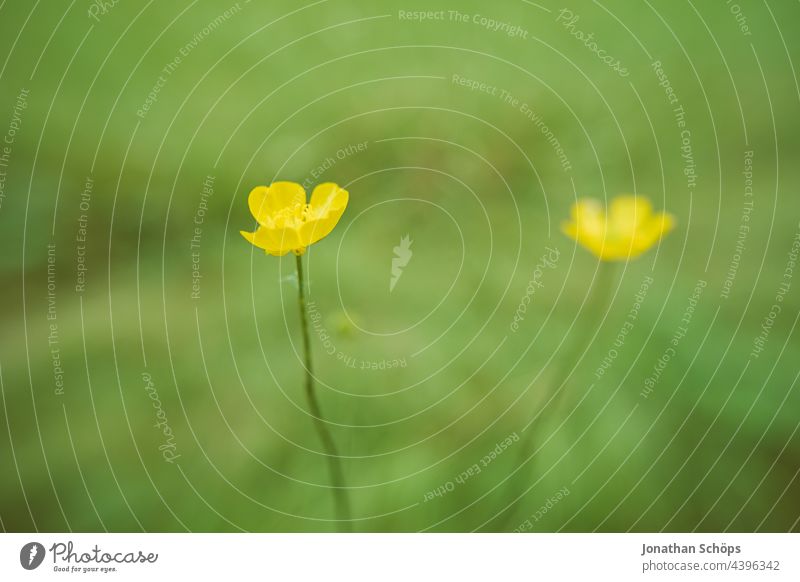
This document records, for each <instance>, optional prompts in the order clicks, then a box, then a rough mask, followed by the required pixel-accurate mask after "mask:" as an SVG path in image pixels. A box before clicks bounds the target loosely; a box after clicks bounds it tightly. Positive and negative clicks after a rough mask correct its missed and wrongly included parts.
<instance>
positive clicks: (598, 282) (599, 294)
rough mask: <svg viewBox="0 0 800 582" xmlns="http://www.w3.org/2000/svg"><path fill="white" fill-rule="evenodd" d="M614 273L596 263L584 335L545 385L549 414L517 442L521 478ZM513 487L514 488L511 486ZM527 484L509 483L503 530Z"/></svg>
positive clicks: (604, 300)
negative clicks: (550, 400)
mask: <svg viewBox="0 0 800 582" xmlns="http://www.w3.org/2000/svg"><path fill="white" fill-rule="evenodd" d="M616 274H617V265H616V263H612V262H607V261H601V262H600V265H599V267H598V272H597V277H596V278H595V280H594V284H593V285H592V288H591V289H590V290H589V297H588V298H587V299H586V307H585V310H584V312H583V313H584V318H583V319H584V321H581V322H580V329H581V330H586V333H580V334H576V335H573V338H574V339H573V340H572V342H571V343H569V344H568V345H567V350H566V354H565V355H564V356H562V357H561V358H559V362H558V366H557V368H556V373H555V374H554V375H553V381H552V382H549V383H548V386H549V387H550V389H549V390H548V391H547V392H546V394H545V398H544V399H543V400H542V401H543V402H547V401H548V400H549V399H550V398H552V402H551V403H550V406H551V410H550V414H549V415H544V416H540V417H539V419H538V420H537V421H535V422H533V423H531V425H530V426H529V427H528V429H527V431H526V433H525V435H524V436H523V437H522V439H521V441H522V442H520V447H519V454H518V455H517V464H516V466H518V467H521V466H522V465H523V464H525V463H527V462H528V461H529V460H530V462H531V467H529V470H528V471H525V469H520V477H522V476H524V475H525V474H530V473H533V472H534V470H535V467H536V463H535V462H534V460H533V459H532V458H530V457H529V456H530V455H531V454H532V453H533V449H534V448H535V445H536V443H537V442H538V441H539V440H540V439H539V438H538V434H537V433H538V432H539V431H538V429H539V428H540V427H541V426H542V425H543V424H544V423H543V422H542V419H543V418H544V419H545V420H547V418H548V417H550V418H552V417H555V418H557V417H558V415H559V414H560V412H561V409H562V408H563V405H564V402H565V401H566V396H567V393H568V390H567V381H568V380H569V377H570V375H571V373H572V368H573V366H574V365H575V362H576V360H577V359H578V356H580V355H581V352H583V351H584V350H585V349H586V347H587V344H588V341H587V340H586V338H589V337H590V334H589V332H590V331H592V330H594V328H595V327H596V326H597V324H598V323H599V320H600V317H601V316H602V315H603V314H604V313H605V311H606V307H607V306H608V301H609V298H610V295H611V291H612V289H613V287H614V280H615V279H616ZM562 384H563V386H562ZM559 387H560V388H561V389H560V390H559V391H558V392H557V393H556V394H555V395H554V394H553V393H554V391H556V390H558V389H559ZM515 484H516V485H517V486H515ZM527 484H528V483H527V480H524V481H523V479H522V478H517V479H512V480H511V494H510V496H509V498H510V499H512V500H516V501H512V506H511V507H509V508H508V509H507V510H506V513H505V516H504V517H502V518H500V522H499V525H500V527H503V528H505V526H506V525H507V524H508V521H509V519H510V518H511V517H512V516H513V515H514V513H515V512H514V509H513V505H514V504H515V503H517V502H518V501H519V500H517V498H518V497H521V496H523V495H524V493H523V492H522V489H523V487H524V486H525V485H527Z"/></svg>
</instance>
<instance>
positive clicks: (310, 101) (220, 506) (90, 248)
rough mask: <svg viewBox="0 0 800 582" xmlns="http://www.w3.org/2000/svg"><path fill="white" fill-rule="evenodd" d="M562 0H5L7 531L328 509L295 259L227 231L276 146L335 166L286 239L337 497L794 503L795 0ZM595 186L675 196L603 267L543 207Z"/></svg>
mask: <svg viewBox="0 0 800 582" xmlns="http://www.w3.org/2000/svg"><path fill="white" fill-rule="evenodd" d="M562 8H565V6H563V5H557V4H548V3H545V2H542V3H540V4H536V3H531V2H526V1H523V0H519V1H516V0H508V1H504V2H494V3H489V4H487V3H485V2H477V1H467V2H457V3H456V2H435V3H433V4H431V3H429V2H421V1H408V2H405V1H404V2H396V1H394V0H391V1H389V2H382V3H356V2H346V1H343V0H329V1H326V0H323V1H318V2H312V3H305V2H304V3H297V2H289V1H280V2H256V1H253V2H245V1H243V0H241V1H240V2H239V3H238V4H236V3H230V4H228V3H224V2H215V3H212V2H208V1H194V2H187V1H178V2H169V3H167V2H153V1H151V2H148V3H135V2H127V1H120V2H117V3H116V4H113V3H111V2H106V3H105V4H103V3H93V2H87V1H85V0H79V1H77V2H76V1H73V2H70V3H67V2H55V3H43V2H35V3H32V2H26V1H23V0H9V1H6V2H3V3H2V4H0V47H2V51H1V52H0V56H2V57H3V58H2V61H0V62H1V63H2V65H0V66H2V69H0V103H2V112H3V115H2V118H0V134H4V135H5V137H6V138H9V137H10V139H11V143H9V142H8V141H6V143H5V144H4V147H7V149H6V150H4V151H5V152H6V154H7V155H6V160H5V164H4V166H3V167H0V170H2V171H3V176H2V178H3V180H4V181H3V182H0V184H2V188H3V190H2V197H0V202H1V205H0V243H1V246H2V249H3V252H2V253H0V269H2V277H3V281H4V282H3V286H2V288H3V299H4V300H3V301H2V303H0V318H2V326H3V333H2V336H0V378H1V379H2V383H1V384H0V389H1V391H2V400H0V404H2V409H3V414H2V415H0V425H2V427H1V428H0V442H1V443H2V446H0V474H2V479H0V520H1V524H2V528H3V529H4V530H6V531H32V530H38V531H49V530H59V531H60V530H79V531H83V530H100V531H102V530H109V531H140V530H146V531H184V530H193V531H195V530H202V531H239V530H248V531H332V530H334V529H335V528H336V526H335V523H334V522H333V521H332V519H333V508H332V503H331V495H330V491H329V490H328V489H327V486H328V483H329V477H328V473H327V469H326V464H325V458H324V457H323V456H322V455H321V446H320V443H319V441H318V438H317V435H316V433H315V432H314V430H313V425H312V423H311V419H310V418H309V416H308V414H307V412H306V410H307V406H306V402H305V400H304V395H303V391H302V380H303V376H302V366H301V361H300V355H301V351H300V350H301V343H300V337H301V336H300V330H299V317H298V313H297V303H296V295H297V286H296V279H295V278H294V276H293V273H294V259H293V257H291V256H288V257H284V258H281V259H279V258H275V257H270V256H265V255H264V254H262V253H259V252H255V250H254V249H253V248H251V247H250V246H248V244H247V243H246V242H245V241H244V240H243V239H242V238H241V236H240V235H239V230H242V229H245V230H251V229H252V228H253V220H252V218H251V217H250V215H249V213H248V210H247V205H246V198H247V193H248V192H249V190H250V188H252V187H253V186H255V185H258V184H267V183H269V182H271V181H273V180H278V179H283V180H294V181H298V182H301V183H306V184H307V185H309V186H313V185H314V184H316V183H318V182H321V181H334V182H337V183H339V184H341V185H343V186H345V187H346V188H347V189H348V190H349V191H350V193H351V197H350V204H349V207H348V209H347V211H346V213H345V215H344V216H343V218H342V220H341V222H340V224H339V225H338V227H337V228H336V230H334V232H333V233H332V234H331V235H330V236H329V237H328V238H326V239H325V240H324V241H322V242H320V243H319V244H317V245H315V246H314V247H313V248H310V249H309V252H308V253H307V255H306V265H307V267H308V278H309V280H310V295H311V300H312V301H313V302H314V305H315V309H317V310H318V313H319V314H320V317H321V319H320V320H319V321H320V323H319V324H318V327H317V328H316V329H315V330H313V332H312V333H313V337H312V343H313V347H314V357H315V364H316V373H317V380H318V382H317V387H318V389H319V392H320V399H321V401H322V407H323V410H324V413H325V415H326V417H327V419H328V420H329V421H330V423H331V429H332V431H333V434H334V437H335V439H336V441H337V444H338V446H339V449H340V451H341V453H342V455H343V456H344V460H343V463H344V469H345V474H346V479H347V482H348V485H349V487H350V488H351V489H350V497H351V500H352V505H353V514H354V518H356V520H357V521H356V522H355V523H354V529H356V530H358V531H418V530H427V531H472V530H481V531H512V530H525V531H556V530H561V531H592V530H601V531H627V530H634V531H658V530H667V531H683V530H689V531H691V530H698V531H714V530H730V531H754V530H758V531H787V530H798V529H799V526H798V518H800V482H798V479H797V477H798V471H799V470H800V436H798V435H797V428H798V414H797V410H798V405H800V395H799V394H798V386H797V377H798V371H800V363H798V354H800V351H798V348H800V342H798V333H797V329H796V325H797V318H798V307H800V301H798V292H799V291H800V281H798V280H797V278H796V277H794V279H793V275H797V273H795V270H796V268H795V267H794V266H793V264H792V263H791V261H792V258H791V257H792V255H791V253H792V248H793V247H792V245H793V243H794V242H795V241H796V237H797V236H798V231H799V229H800V200H798V185H799V184H800V174H799V172H800V166H798V164H797V163H796V159H797V155H798V151H799V148H800V143H798V135H799V134H798V125H799V123H800V116H799V115H798V106H799V105H800V90H799V89H798V81H797V77H796V73H795V67H794V66H793V63H794V62H796V61H797V58H798V56H800V48H799V47H798V39H797V36H796V35H795V34H794V33H793V28H792V25H793V24H794V23H796V22H797V20H798V16H800V5H798V4H797V3H796V2H792V3H789V2H776V1H774V0H772V1H769V2H749V1H743V0H741V1H739V2H738V4H733V3H725V2H712V3H691V2H684V1H679V2H668V1H658V2H643V3H638V2H637V3H631V2H623V1H622V0H614V1H611V2H607V3H606V2H603V3H592V2H572V3H570V4H569V5H567V6H566V8H567V9H568V10H569V11H571V12H572V14H573V15H574V16H578V20H573V19H570V18H568V16H569V15H568V14H567V13H566V12H561V10H562ZM414 11H443V12H440V13H439V15H441V16H440V17H439V15H434V16H436V17H437V18H439V19H427V20H425V21H419V20H414V19H413V18H410V17H409V16H408V13H410V12H414ZM450 11H457V12H458V13H459V15H455V14H454V13H452V12H450ZM463 15H465V18H462V17H461V16H463ZM574 16H573V18H574ZM484 17H485V18H486V19H492V20H494V21H496V22H498V23H500V24H499V25H497V26H494V25H492V24H491V23H490V22H488V20H483V18H484ZM504 24H505V25H504ZM512 27H517V28H516V29H514V28H512ZM578 32H582V33H583V34H584V35H588V34H590V33H591V34H593V40H588V41H587V40H586V38H585V36H584V39H583V40H581V38H580V36H581V35H579V34H578ZM592 42H595V43H596V47H597V48H598V49H602V50H604V51H605V53H602V54H608V55H612V56H613V58H614V59H618V60H619V61H620V63H621V64H622V65H624V67H625V69H626V72H627V73H628V74H627V75H621V74H618V72H616V71H615V70H613V68H612V67H610V66H608V65H606V64H605V63H604V62H602V61H601V59H600V58H599V56H598V55H597V54H596V53H595V52H593V48H594V45H592V44H591V43H592ZM587 44H588V46H587ZM176 57H178V58H179V59H180V60H179V61H176ZM656 61H658V62H660V68H661V69H662V70H663V72H664V74H665V75H666V77H667V79H668V83H669V86H670V87H671V88H672V90H673V91H674V95H675V98H676V99H677V100H678V101H677V103H672V104H671V103H670V102H669V101H668V94H667V92H666V83H664V82H663V80H664V79H663V77H659V75H658V74H657V71H656V70H655V69H656V68H658V67H654V66H653V63H654V62H656ZM460 79H467V80H469V81H475V82H477V84H476V85H475V88H474V89H471V88H470V86H465V85H463V84H461V83H460V82H458V81H459V80H460ZM465 82H466V81H465ZM481 83H484V84H485V85H483V86H482V87H481V86H480V84H481ZM660 83H663V84H660ZM155 89H158V91H157V93H154V94H153V95H151V97H150V98H148V95H149V94H150V93H151V92H154V90H155ZM148 101H149V109H147V110H146V111H145V110H144V109H143V107H145V105H146V104H148ZM678 106H680V107H682V108H683V111H684V114H685V123H686V126H685V128H683V129H685V130H686V131H687V132H688V133H684V134H683V136H682V133H681V132H682V128H680V127H679V126H678V123H677V119H676V114H675V111H674V109H675V107H678ZM529 110H530V111H533V112H534V113H535V114H536V115H537V116H538V117H536V118H534V119H531V117H532V116H531V115H526V112H527V111H529ZM537 120H538V122H537ZM543 125H544V127H543ZM549 132H552V133H549ZM682 137H683V138H684V139H683V140H682ZM554 140H557V142H556V141H554ZM687 140H688V141H687ZM687 143H688V144H689V147H690V148H691V159H690V158H688V157H686V156H685V154H687V150H686V149H684V150H683V151H682V149H681V148H682V146H685V145H686V144H687ZM358 144H363V145H362V147H360V148H359V147H358ZM556 147H560V148H561V149H562V150H563V157H561V158H559V152H557V150H556ZM2 151H3V150H0V153H1V152H2ZM750 151H751V152H753V156H752V196H746V193H745V188H746V186H747V183H746V182H747V180H748V179H749V176H746V175H745V174H743V172H744V171H745V169H746V160H745V158H746V156H747V153H746V152H750ZM319 167H322V170H321V171H320V170H317V168H319ZM687 169H688V170H689V175H688V176H687V172H685V170H687ZM692 171H693V172H694V174H692ZM693 176H695V177H693ZM87 181H88V182H89V183H90V184H89V187H88V188H87ZM204 187H205V191H204ZM87 190H88V191H87ZM624 192H636V193H640V194H646V195H648V196H649V197H650V198H651V199H652V200H653V202H654V205H655V207H656V208H657V209H662V208H664V209H666V210H668V211H669V212H671V213H672V214H674V215H675V216H676V218H677V227H676V229H675V230H674V231H673V232H672V233H671V234H670V235H669V236H667V237H666V238H665V239H664V240H663V241H662V243H661V244H660V245H659V246H658V247H657V248H654V249H652V250H651V251H650V252H648V253H647V254H646V255H644V256H643V257H641V258H640V259H638V260H633V261H630V262H628V263H622V264H617V265H615V267H616V268H612V270H611V271H610V272H609V271H608V270H607V269H605V267H606V265H599V264H598V261H597V260H596V259H595V258H594V256H593V255H591V254H590V253H588V252H587V251H585V250H584V249H582V248H579V247H576V246H575V244H574V242H573V241H571V240H570V239H568V238H567V237H565V236H564V235H563V234H561V232H560V224H561V222H562V220H564V219H565V218H566V217H567V216H568V214H569V208H570V206H571V204H572V203H573V202H574V200H575V199H576V197H586V196H589V197H595V198H598V199H601V200H603V199H608V198H610V197H613V196H614V195H616V194H619V193H624ZM750 201H751V202H752V210H750V211H746V210H745V208H746V206H745V203H747V202H750ZM82 202H83V204H82ZM206 207H207V208H206ZM745 216H746V217H747V218H745ZM196 220H199V221H200V222H201V224H199V225H198V224H197V223H196ZM743 225H745V226H746V227H747V229H743V228H742V226H743ZM195 228H197V229H199V231H198V232H196V231H195ZM743 233H744V234H743ZM195 235H196V239H195V241H194V242H195V243H196V245H195V246H194V247H193V246H192V237H193V236H195ZM403 236H409V237H410V239H411V240H412V241H413V243H412V246H411V250H412V253H413V255H412V256H411V258H410V260H409V262H408V265H407V266H406V267H405V268H404V269H403V271H402V276H401V277H400V278H399V279H398V280H397V283H396V285H395V287H394V289H393V290H391V291H390V287H389V284H390V278H391V268H392V258H393V256H394V255H393V249H394V247H395V246H397V245H399V244H400V240H401V238H402V237H403ZM81 238H85V241H83V240H79V239H81ZM48 245H52V246H48ZM737 245H738V246H737ZM547 248H549V249H553V250H556V251H558V256H559V258H558V260H557V261H555V264H554V265H553V266H552V267H546V268H543V269H539V271H538V272H537V271H536V265H537V263H538V262H539V261H540V257H541V256H542V255H543V254H544V253H548V252H552V251H548V250H546V249H547ZM795 249H796V247H795ZM48 250H50V253H48ZM193 253H194V254H193ZM48 260H49V261H50V262H48ZM84 268H85V269H86V270H85V271H81V270H80V269H84ZM198 274H199V275H200V277H199V282H197V281H195V279H197V277H196V275H198ZM84 276H85V284H83V286H82V287H81V283H83V282H84V281H83V277H84ZM648 277H651V278H652V283H651V284H650V285H649V288H648V290H647V292H646V296H645V297H644V298H643V301H641V308H640V310H639V311H638V317H637V318H636V319H635V321H634V322H633V326H632V329H630V332H629V333H628V334H627V335H626V336H625V338H624V340H623V341H622V342H619V341H617V340H618V334H619V332H620V330H621V329H622V328H623V326H624V324H625V322H626V321H631V320H630V319H628V314H629V312H630V310H631V309H633V308H634V307H635V305H636V304H637V298H636V296H637V293H638V292H639V290H640V287H641V286H642V283H643V281H646V280H648V279H647V278H648ZM532 279H535V280H536V281H538V282H539V283H540V284H541V286H540V287H539V286H536V287H535V292H534V293H533V294H532V295H531V296H530V299H531V301H530V305H529V306H528V307H527V311H526V313H525V315H524V318H523V320H522V322H521V323H520V324H519V329H518V330H516V331H515V330H513V329H512V328H511V323H512V321H513V318H514V314H515V311H516V310H517V309H518V307H519V305H520V302H521V301H522V300H523V297H524V296H525V295H526V289H527V288H528V284H529V281H531V280H532ZM602 281H606V283H603V282H602ZM698 281H703V282H705V283H706V286H705V288H704V290H703V292H702V294H701V295H700V297H699V299H698V300H697V302H696V306H695V307H694V310H693V313H692V314H691V318H690V321H689V322H688V325H686V323H687V322H686V321H683V322H682V319H684V317H685V313H686V312H687V309H689V308H690V307H691V306H692V302H691V301H690V300H691V297H692V295H693V293H694V289H695V287H696V286H697V285H698ZM194 283H196V284H197V287H196V289H195V290H194V291H195V295H194V296H193V284H194ZM604 284H607V285H609V287H608V290H609V295H608V301H607V302H605V303H603V302H602V301H597V300H596V299H593V298H592V297H591V296H590V295H591V294H590V290H591V288H592V287H593V285H595V286H601V285H604ZM782 285H783V287H782ZM726 289H727V291H726ZM781 290H783V291H781ZM601 291H602V290H598V293H599V292H601ZM780 293H784V294H783V295H780V296H781V299H780V300H777V299H776V296H777V295H779V294H780ZM596 296H597V295H596V294H595V298H596ZM776 303H777V304H779V305H780V308H781V310H780V312H779V313H776V314H775V316H773V317H771V316H770V312H771V311H772V306H773V305H774V304H776ZM681 327H686V330H685V336H684V337H682V338H680V339H679V340H678V342H677V344H678V345H677V346H676V347H675V352H674V355H673V356H672V357H671V359H670V360H669V362H668V363H667V364H666V365H664V366H661V367H663V370H658V371H656V368H657V367H659V363H658V362H659V359H660V358H662V356H663V355H664V354H665V352H666V350H667V349H668V348H669V347H670V346H671V345H672V344H671V340H672V339H673V337H675V334H676V333H677V332H678V330H679V329H680V328H681ZM765 330H766V331H765ZM759 338H761V339H762V340H763V341H761V343H758V344H756V343H754V342H759V341H760V340H759ZM615 341H616V342H617V343H616V344H615ZM754 346H758V347H761V348H763V351H760V352H758V351H757V350H756V352H754ZM610 350H616V351H615V352H613V353H614V356H613V357H612V358H611V359H613V362H612V363H611V364H610V366H608V368H607V370H606V371H605V373H604V374H602V375H601V376H600V377H599V378H598V376H597V375H596V371H597V369H598V367H600V366H601V364H602V363H603V359H604V358H607V357H609V352H610ZM394 361H397V362H399V363H400V365H398V366H396V367H392V366H391V365H387V363H389V364H390V363H391V362H394ZM382 368H383V369H382ZM654 374H657V377H658V381H657V382H656V384H655V386H654V388H653V389H652V392H649V393H648V394H647V396H646V397H645V396H643V395H642V392H643V390H644V389H645V382H646V381H647V379H648V378H652V377H653V375H654ZM148 379H149V380H150V382H151V383H152V385H149V384H148ZM60 381H63V387H61V386H59V385H58V382H60ZM148 386H150V387H149V390H148ZM554 392H557V393H558V394H559V395H560V396H558V397H557V399H553V400H550V396H551V395H552V394H553V393H554ZM155 394H157V397H158V403H159V404H160V410H161V412H160V413H159V409H157V408H156V407H155V406H154V402H156V401H154V400H153V399H152V398H151V396H153V395H155ZM540 413H541V414H540ZM159 414H160V415H161V416H160V417H159V416H158V415H159ZM534 418H536V421H535V423H534V425H533V426H534V427H535V428H532V429H529V430H524V429H525V427H526V426H527V425H528V424H529V423H530V422H531V420H532V419H534ZM159 422H160V423H161V426H160V427H159V426H157V424H158V423H159ZM165 426H169V430H170V431H171V432H172V437H171V438H167V436H165V435H164V432H163V430H164V428H165ZM529 434H532V435H534V436H530V437H529V436H528V435H529ZM509 437H510V440H511V444H510V446H508V447H507V448H503V447H500V449H499V450H501V453H500V454H497V455H496V456H495V457H494V458H491V455H490V453H491V451H493V450H495V449H496V448H497V445H498V443H502V442H503V441H504V440H505V439H507V438H509ZM506 442H507V441H506ZM166 450H169V451H170V452H168V453H164V451H166ZM165 454H166V455H167V457H168V458H167V457H165ZM170 455H172V456H170ZM486 455H490V458H491V460H490V462H488V463H484V464H482V463H481V460H482V459H484V457H485V456H486ZM475 464H478V466H479V468H480V469H481V470H480V472H475V471H473V474H472V475H470V476H469V477H468V478H458V479H457V477H458V476H459V475H461V474H462V473H464V472H469V470H470V468H471V467H473V465H475ZM484 465H485V466H484ZM432 491H439V493H440V494H439V495H434V494H431V492H432ZM426 499H427V500H426ZM542 508H544V509H545V510H544V511H542Z"/></svg>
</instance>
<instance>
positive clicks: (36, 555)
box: [19, 542, 45, 570]
mask: <svg viewBox="0 0 800 582" xmlns="http://www.w3.org/2000/svg"><path fill="white" fill-rule="evenodd" d="M44 554H45V552H44V546H43V545H42V544H40V543H39V542H29V543H27V544H25V545H24V546H22V549H21V550H20V551H19V563H20V564H22V567H23V568H25V569H26V570H35V569H36V568H38V567H39V566H41V564H42V562H43V561H44Z"/></svg>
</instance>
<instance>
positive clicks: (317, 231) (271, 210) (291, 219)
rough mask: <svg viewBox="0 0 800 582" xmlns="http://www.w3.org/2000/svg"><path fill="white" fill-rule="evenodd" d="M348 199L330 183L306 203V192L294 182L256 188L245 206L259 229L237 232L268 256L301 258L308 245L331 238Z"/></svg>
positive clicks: (338, 188)
mask: <svg viewBox="0 0 800 582" xmlns="http://www.w3.org/2000/svg"><path fill="white" fill-rule="evenodd" d="M348 199H349V194H348V192H347V190H345V189H344V188H340V187H339V186H337V185H336V184H333V183H331V182H328V183H325V184H320V185H319V186H317V187H316V188H314V191H313V192H312V193H311V201H310V202H309V203H306V191H305V190H304V189H303V187H302V186H301V185H300V184H296V183H294V182H274V183H273V184H272V185H271V186H257V187H256V188H253V190H252V191H251V192H250V196H249V197H248V199H247V203H248V205H249V206H250V212H251V213H252V214H253V217H254V218H255V219H256V221H258V228H257V229H256V231H255V232H247V231H244V230H243V231H240V232H241V233H242V236H243V237H244V238H246V239H247V240H248V241H249V242H250V243H251V244H253V245H255V246H257V247H258V248H261V249H264V251H265V252H266V253H267V254H270V255H275V256H276V257H280V256H283V255H285V254H286V253H288V252H289V251H292V252H294V254H296V255H302V254H303V253H304V252H305V251H306V247H307V246H308V245H312V244H314V243H315V242H317V241H318V240H320V239H321V238H324V237H326V236H328V235H329V234H330V232H331V231H332V230H333V227H335V226H336V223H337V222H339V218H341V216H342V213H343V212H344V209H345V207H346V206H347V201H348Z"/></svg>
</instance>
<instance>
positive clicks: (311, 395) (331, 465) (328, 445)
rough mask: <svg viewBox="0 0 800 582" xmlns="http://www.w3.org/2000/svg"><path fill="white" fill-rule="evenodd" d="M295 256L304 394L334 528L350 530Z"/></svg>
mask: <svg viewBox="0 0 800 582" xmlns="http://www.w3.org/2000/svg"><path fill="white" fill-rule="evenodd" d="M296 257H297V287H298V296H297V304H298V306H299V307H300V327H301V328H302V329H303V349H304V352H305V368H306V398H307V400H308V408H309V411H310V413H311V417H312V418H313V419H314V427H315V428H316V429H317V433H318V434H319V438H320V440H321V441H322V447H323V448H324V449H325V456H326V457H327V459H328V469H329V471H330V475H331V487H332V489H331V490H332V491H333V505H334V509H335V512H336V519H337V528H338V529H339V531H351V520H350V500H349V499H348V496H347V489H346V487H345V484H344V473H343V471H342V464H341V460H340V459H339V453H338V451H337V449H336V443H334V441H333V437H332V436H331V433H330V431H329V430H328V425H327V424H326V422H325V420H324V419H323V418H322V411H321V409H320V406H319V400H317V394H316V392H315V391H314V373H313V368H312V365H311V335H310V333H309V328H308V313H307V311H306V295H305V283H304V279H303V257H302V255H296Z"/></svg>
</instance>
